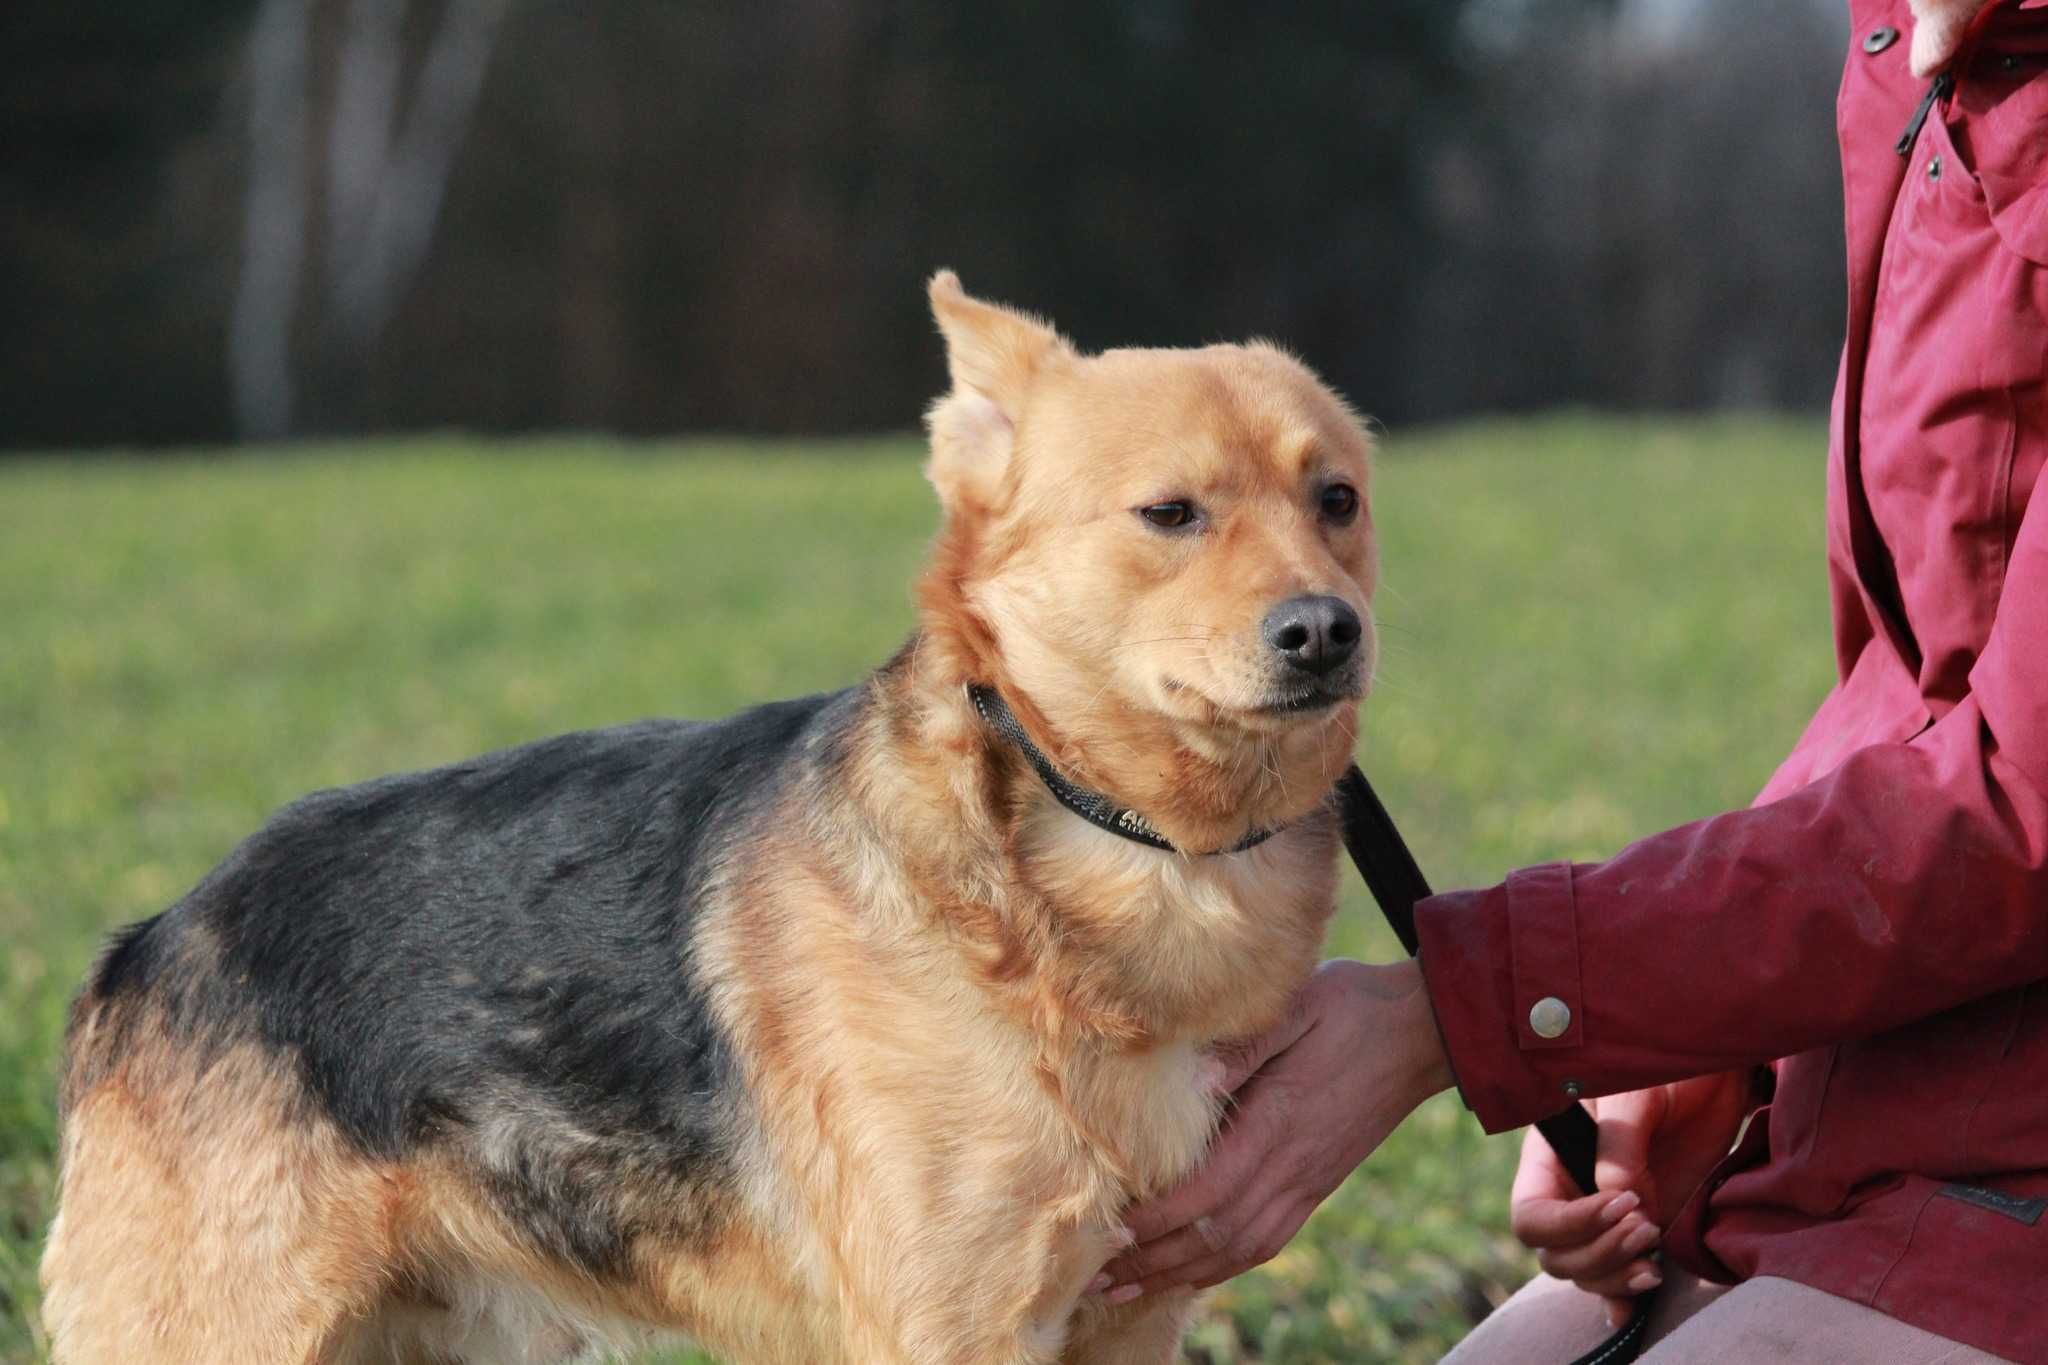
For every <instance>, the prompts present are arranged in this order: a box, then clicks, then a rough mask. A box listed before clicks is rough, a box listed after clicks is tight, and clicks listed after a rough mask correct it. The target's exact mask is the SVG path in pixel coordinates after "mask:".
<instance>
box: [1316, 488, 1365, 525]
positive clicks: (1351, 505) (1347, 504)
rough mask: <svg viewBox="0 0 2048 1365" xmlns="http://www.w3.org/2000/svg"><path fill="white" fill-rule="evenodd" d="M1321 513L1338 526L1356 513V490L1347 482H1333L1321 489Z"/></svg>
mask: <svg viewBox="0 0 2048 1365" xmlns="http://www.w3.org/2000/svg"><path fill="white" fill-rule="evenodd" d="M1322 502H1323V515H1324V516H1326V517H1328V518H1329V519H1330V520H1331V521H1334V522H1336V523H1337V524H1339V525H1340V526H1341V525H1343V524H1345V523H1347V522H1349V521H1350V520H1351V519H1352V518H1353V517H1355V516H1357V515H1358V490H1357V489H1356V488H1353V487H1352V486H1351V485H1350V484H1348V483H1333V484H1331V485H1330V486H1329V487H1328V488H1325V489H1324V490H1323V499H1322Z"/></svg>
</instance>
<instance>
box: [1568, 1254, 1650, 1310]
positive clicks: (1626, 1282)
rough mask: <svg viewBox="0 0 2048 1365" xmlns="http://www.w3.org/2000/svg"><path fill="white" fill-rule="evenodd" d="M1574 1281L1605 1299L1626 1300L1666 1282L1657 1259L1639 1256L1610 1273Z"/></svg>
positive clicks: (1588, 1291)
mask: <svg viewBox="0 0 2048 1365" xmlns="http://www.w3.org/2000/svg"><path fill="white" fill-rule="evenodd" d="M1572 1283H1573V1284H1575V1285H1577V1286H1578V1287H1579V1288H1581V1289H1583V1290H1585V1291H1586V1292H1587V1293H1588V1294H1598V1295H1599V1296H1600V1297H1601V1298H1603V1299H1609V1300H1626V1299H1629V1298H1631V1297H1633V1296H1634V1295H1637V1294H1641V1293H1643V1292H1645V1291H1646V1290H1651V1289H1655V1288H1656V1287H1657V1286H1658V1285H1660V1284H1662V1283H1664V1272H1663V1270H1662V1269H1660V1268H1659V1267H1658V1265H1657V1263H1656V1262H1655V1261H1652V1260H1647V1259H1645V1258H1642V1257H1638V1258H1637V1259H1635V1260H1633V1261H1630V1262H1628V1263H1627V1264H1626V1265H1623V1266H1621V1267H1619V1268H1618V1269H1616V1270H1614V1271H1612V1272H1610V1273H1608V1274H1605V1275H1595V1276H1592V1277H1590V1278H1588V1279H1582V1280H1573V1281H1572Z"/></svg>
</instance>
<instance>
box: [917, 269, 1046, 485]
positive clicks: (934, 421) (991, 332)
mask: <svg viewBox="0 0 2048 1365" xmlns="http://www.w3.org/2000/svg"><path fill="white" fill-rule="evenodd" d="M927 292H928V294H929V296H930V298H931V303H932V316H933V317H934V318H935V319H937V320H938V324H939V331H940V332H941V333H943V334H944V336H945V338H946V369H947V370H948V372H950V373H951V375H952V377H953V391H952V392H951V393H949V394H947V395H946V396H945V397H943V398H941V399H939V401H938V402H936V403H934V404H932V407H931V411H930V412H928V413H926V414H925V424H926V425H927V426H928V427H929V428H930V429H931V435H932V460H931V466H930V470H929V472H930V475H931V480H932V484H933V486H934V487H936V488H937V489H938V490H939V498H940V500H941V501H942V502H944V503H945V504H946V505H947V506H948V507H949V508H951V507H956V506H959V505H962V504H963V503H964V502H973V503H975V504H978V505H980V506H982V507H989V506H993V505H994V502H995V500H996V494H997V492H998V490H999V488H1000V487H1001V484H1002V478H1003V472H1004V470H1005V469H1007V468H1008V466H1009V463H1010V449H1011V445H1012V443H1013V440H1014V438H1015V436H1016V429H1017V416H1018V414H1019V413H1020V412H1021V411H1022V410H1023V404H1024V395H1025V393H1026V392H1027V391H1028V390H1029V389H1030V387H1031V383H1032V380H1034V379H1035V378H1037V376H1038V375H1039V374H1040V373H1041V372H1043V370H1044V369H1045V367H1046V365H1047V364H1048V363H1051V362H1053V361H1055V360H1057V359H1059V358H1062V357H1069V356H1072V355H1073V350H1072V348H1070V347H1069V346H1068V345H1067V343H1066V341H1065V340H1063V339H1062V338H1061V336H1060V334H1059V333H1058V332H1055V331H1054V330H1053V329H1052V328H1051V327H1049V326H1048V325H1046V324H1045V323H1044V322H1041V321H1040V320H1039V319H1037V318H1034V317H1032V316H1030V315H1029V314H1027V313H1020V312H1018V311H1016V310H1015V309H1013V308H1005V307H1003V306H1002V305H1001V304H995V303H986V302H984V301H982V300H981V299H977V298H975V297H974V296H972V295H971V294H969V293H968V292H967V291H966V290H964V289H962V288H961V287H960V277H959V276H957V275H955V274H954V273H953V272H952V271H950V270H941V271H940V272H939V273H938V274H936V275H934V276H932V279H931V285H930V287H929V289H928V291H927Z"/></svg>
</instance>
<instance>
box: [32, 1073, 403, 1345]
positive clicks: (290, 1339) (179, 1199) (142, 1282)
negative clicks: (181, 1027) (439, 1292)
mask: <svg viewBox="0 0 2048 1365" xmlns="http://www.w3.org/2000/svg"><path fill="white" fill-rule="evenodd" d="M154 1046H156V1047H158V1048H163V1047H164V1046H165V1044H164V1043H163V1041H162V1040H161V1039H158V1040H155V1043H154ZM182 1060H183V1059H180V1058H175V1057H173V1056H170V1055H168V1053H166V1054H164V1055H160V1056H157V1057H149V1056H146V1055H141V1056H139V1055H136V1054H135V1053H133V1052H131V1053H130V1055H129V1056H128V1057H126V1058H124V1059H123V1061H122V1062H121V1063H120V1064H118V1065H117V1066H115V1067H114V1068H113V1069H111V1070H110V1071H109V1072H108V1073H106V1074H103V1075H101V1076H100V1077H98V1078H97V1079H96V1080H95V1082H94V1083H92V1084H91V1085H90V1086H89V1087H88V1088H86V1089H85V1090H84V1092H83V1093H82V1094H78V1095H75V1096H73V1097H72V1100H71V1103H70V1104H69V1106H68V1112H67V1114H66V1117H65V1124H64V1134H63V1149H62V1177H61V1181H60V1187H59V1211H58V1216H57V1219H56V1221H55V1223H54V1224H53V1225H52V1227H51V1231H50V1242H49V1248H48V1250H47V1252H46V1253H45V1255H44V1258H43V1265H42V1279H43V1293H44V1302H43V1317H44V1323H45V1325H46V1327H47V1328H48V1330H49V1334H50V1341H51V1347H52V1354H53V1357H54V1359H55V1360H56V1361H57V1362H58V1363H59V1365H101V1362H115V1361H119V1362H124V1363H126V1365H147V1363H150V1362H165V1363H166V1365H169V1363H170V1362H177V1363H178V1365H191V1363H192V1362H200V1361H265V1362H273V1361H274V1362H324V1361H327V1360H330V1359H334V1358H336V1357H337V1356H339V1355H340V1353H341V1352H342V1351H343V1349H344V1347H345V1346H346V1344H347V1340H348V1338H349V1337H350V1336H351V1335H352V1333H353V1332H354V1331H355V1329H356V1328H357V1327H358V1326H359V1325H360V1324H361V1323H362V1322H363V1321H364V1319H365V1317H366V1316H367V1315H368V1314H369V1313H370V1312H371V1311H372V1310H373V1308H374V1306H375V1305H376V1303H377V1301H378V1299H379V1298H380V1297H381V1296H382V1295H383V1293H384V1292H385V1289H386V1287H387V1286H388V1285H389V1284H390V1282H391V1279H392V1276H393V1273H394V1270H395V1264H396V1260H397V1237H398V1229H399V1227H400V1225H401V1223H402V1221H403V1218H404V1207H405V1205H406V1203H407V1195H406V1185H407V1182H406V1180H405V1178H404V1177H403V1176H402V1175H400V1174H397V1173H394V1172H393V1171H390V1170H386V1169H383V1168H380V1167H379V1166H377V1165H375V1164H373V1163H372V1162H370V1161H368V1160H366V1159H364V1158H363V1157H361V1156H359V1155H357V1154H356V1153H354V1152H352V1151H350V1150H348V1149H347V1148H346V1147H345V1146H344V1144H343V1143H342V1142H341V1140H340V1137H339V1135H338V1134H337V1133H335V1132H334V1131H333V1129H332V1128H331V1127H330V1126H329V1125H327V1124H326V1123H325V1122H324V1121H323V1120H320V1119H318V1118H316V1117H313V1116H312V1115H311V1113H310V1110H309V1107H308V1106H306V1105H304V1104H293V1103H291V1102H290V1095H291V1087H290V1084H289V1083H288V1082H287V1081H285V1080H284V1079H283V1078H282V1077H281V1076H279V1075H278V1074H277V1068H276V1066H275V1065H274V1064H273V1063H272V1062H271V1061H270V1060H269V1059H267V1058H265V1057H263V1056H261V1055H259V1054H258V1053H257V1052H256V1051H255V1050H254V1049H238V1050H233V1051H230V1052H229V1053H227V1054H226V1055H224V1056H222V1057H221V1058H219V1059H218V1060H216V1061H214V1062H213V1063H212V1064H211V1065H209V1066H207V1067H205V1068H203V1069H201V1068H198V1067H193V1066H189V1065H179V1064H177V1063H179V1062H181V1061H182ZM151 1063H157V1064H154V1065H152V1064H151Z"/></svg>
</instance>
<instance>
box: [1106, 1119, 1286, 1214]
mask: <svg viewBox="0 0 2048 1365" xmlns="http://www.w3.org/2000/svg"><path fill="white" fill-rule="evenodd" d="M1275 1102H1276V1097H1275V1096H1273V1095H1271V1094H1270V1093H1267V1091H1266V1088H1265V1087H1261V1086H1257V1085H1254V1086H1252V1087H1250V1088H1249V1089H1247V1090H1246V1092H1245V1094H1244V1097H1243V1101H1242V1103H1240V1104H1239V1106H1238V1107H1237V1109H1236V1110H1235V1111H1234V1112H1233V1113H1232V1114H1231V1116H1230V1119H1229V1120H1228V1121H1227V1122H1226V1123H1225V1125H1224V1128H1223V1131H1222V1132H1220V1133H1218V1134H1217V1135H1216V1141H1215V1142H1214V1144H1212V1145H1211V1146H1210V1148H1209V1155H1208V1157H1207V1158H1206V1159H1205V1160H1204V1161H1203V1163H1202V1165H1201V1166H1200V1167H1199V1168H1197V1169H1196V1171H1195V1173H1194V1174H1193V1175H1192V1176H1190V1177H1188V1179H1187V1180H1186V1181H1184V1182H1182V1183H1181V1184H1180V1185H1178V1186H1176V1187H1175V1188H1174V1189H1172V1190H1170V1191H1168V1192H1167V1193H1166V1194H1164V1195H1162V1196H1160V1197H1159V1198H1157V1199H1154V1200H1151V1201H1150V1202H1148V1203H1144V1204H1138V1205H1134V1206H1133V1207H1132V1208H1130V1209H1128V1210H1126V1211H1125V1213H1124V1226H1125V1227H1126V1228H1128V1229H1129V1230H1130V1233H1131V1236H1132V1238H1133V1239H1134V1240H1135V1241H1136V1242H1137V1244H1138V1245H1139V1246H1140V1247H1141V1248H1142V1247H1144V1246H1146V1245H1147V1244H1150V1243H1153V1242H1157V1241H1159V1240H1160V1239H1161V1238H1163V1237H1165V1236H1166V1235H1167V1234H1169V1233H1173V1232H1175V1231H1177V1230H1182V1229H1187V1228H1189V1227H1190V1225H1192V1224H1193V1223H1194V1222H1195V1221H1196V1220H1197V1219H1198V1218H1201V1217H1203V1216H1205V1215H1212V1214H1213V1213H1214V1212H1215V1210H1216V1209H1217V1208H1218V1207H1219V1206H1221V1205H1222V1204H1223V1203H1224V1202H1225V1201H1226V1200H1227V1199H1229V1198H1230V1197H1231V1196H1233V1195H1235V1194H1237V1193H1238V1192H1239V1191H1241V1190H1243V1189H1244V1187H1245V1186H1246V1185H1247V1184H1248V1183H1249V1182H1250V1180H1251V1178H1252V1176H1253V1174H1254V1173H1255V1172H1256V1171H1258V1170H1259V1168H1260V1167H1261V1166H1262V1165H1263V1164H1264V1162H1265V1160H1266V1156H1267V1153H1268V1151H1269V1150H1270V1148H1271V1147H1272V1145H1273V1142H1274V1140H1275V1138H1276V1137H1277V1136H1278V1131H1279V1125H1278V1124H1276V1123H1275V1122H1273V1121H1272V1119H1271V1118H1270V1117H1269V1116H1268V1115H1267V1114H1266V1112H1265V1111H1266V1110H1267V1109H1268V1108H1269V1107H1272V1105H1273V1104H1274V1103H1275Z"/></svg>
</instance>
